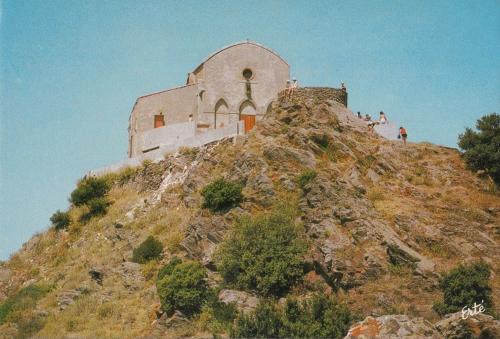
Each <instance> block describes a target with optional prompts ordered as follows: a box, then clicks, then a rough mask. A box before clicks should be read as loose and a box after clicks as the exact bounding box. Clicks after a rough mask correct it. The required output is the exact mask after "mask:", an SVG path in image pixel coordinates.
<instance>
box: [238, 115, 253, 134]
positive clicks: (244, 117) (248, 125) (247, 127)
mask: <svg viewBox="0 0 500 339" xmlns="http://www.w3.org/2000/svg"><path fill="white" fill-rule="evenodd" d="M240 120H243V121H245V133H246V132H248V131H249V130H251V129H252V128H253V127H254V126H255V115H245V114H241V115H240Z"/></svg>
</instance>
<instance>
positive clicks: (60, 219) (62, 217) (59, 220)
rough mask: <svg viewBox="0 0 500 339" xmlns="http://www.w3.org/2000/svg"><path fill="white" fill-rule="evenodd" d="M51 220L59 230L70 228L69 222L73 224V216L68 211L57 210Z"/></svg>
mask: <svg viewBox="0 0 500 339" xmlns="http://www.w3.org/2000/svg"><path fill="white" fill-rule="evenodd" d="M50 222H51V223H52V225H54V228H55V229H56V230H57V231H59V230H63V229H66V228H68V226H69V224H71V217H70V215H69V213H68V212H61V211H59V210H57V212H56V213H54V214H52V216H51V217H50Z"/></svg>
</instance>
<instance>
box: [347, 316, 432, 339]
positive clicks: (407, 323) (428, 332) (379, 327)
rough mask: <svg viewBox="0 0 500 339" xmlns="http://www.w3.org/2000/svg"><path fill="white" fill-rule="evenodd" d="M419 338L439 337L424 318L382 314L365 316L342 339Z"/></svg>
mask: <svg viewBox="0 0 500 339" xmlns="http://www.w3.org/2000/svg"><path fill="white" fill-rule="evenodd" d="M354 338H359V339H369V338H370V339H400V338H408V339H410V338H411V339H420V338H435V339H438V338H441V335H440V334H439V333H438V332H437V331H436V329H434V327H433V326H432V324H431V323H430V322H428V321H427V320H425V319H424V318H409V317H408V316H407V315H384V316H381V317H378V318H373V317H367V318H366V319H365V320H363V321H362V322H359V323H357V324H355V325H353V326H352V327H351V328H350V329H349V332H348V333H347V335H346V336H345V337H344V339H354Z"/></svg>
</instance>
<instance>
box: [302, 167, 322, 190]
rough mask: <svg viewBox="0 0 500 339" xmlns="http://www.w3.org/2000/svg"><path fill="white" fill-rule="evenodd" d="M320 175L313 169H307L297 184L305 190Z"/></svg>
mask: <svg viewBox="0 0 500 339" xmlns="http://www.w3.org/2000/svg"><path fill="white" fill-rule="evenodd" d="M317 175H318V173H316V171H315V170H313V169H306V170H304V171H302V173H300V175H299V177H298V179H297V182H298V183H299V186H300V188H302V189H304V187H305V186H306V185H307V184H309V183H310V182H311V181H313V180H314V179H315V178H316V176H317Z"/></svg>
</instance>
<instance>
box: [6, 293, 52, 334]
mask: <svg viewBox="0 0 500 339" xmlns="http://www.w3.org/2000/svg"><path fill="white" fill-rule="evenodd" d="M49 290H50V286H45V285H40V284H31V285H28V286H26V287H23V288H21V289H20V290H19V291H18V292H17V293H15V294H14V295H12V296H10V297H9V298H7V299H6V300H5V301H4V302H2V303H0V325H1V324H3V323H5V322H7V321H9V320H11V318H13V317H14V314H16V313H23V312H24V311H25V310H30V309H34V308H35V306H36V302H37V301H38V300H39V299H41V298H43V297H44V296H45V294H47V292H48V291H49Z"/></svg>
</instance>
